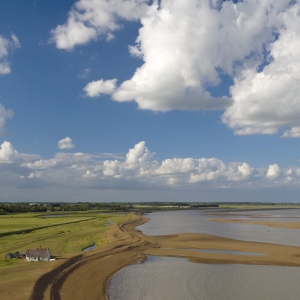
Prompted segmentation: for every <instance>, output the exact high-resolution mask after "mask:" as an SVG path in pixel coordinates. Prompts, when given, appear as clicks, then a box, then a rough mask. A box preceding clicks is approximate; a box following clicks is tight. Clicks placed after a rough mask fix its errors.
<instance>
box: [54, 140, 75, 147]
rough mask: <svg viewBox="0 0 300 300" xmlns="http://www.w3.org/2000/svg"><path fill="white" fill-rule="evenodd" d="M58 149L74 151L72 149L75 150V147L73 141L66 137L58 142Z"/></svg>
mask: <svg viewBox="0 0 300 300" xmlns="http://www.w3.org/2000/svg"><path fill="white" fill-rule="evenodd" d="M57 147H58V148H59V149H72V148H74V145H73V142H72V139H71V138H69V137H66V138H64V139H62V140H60V141H59V142H58V144H57Z"/></svg>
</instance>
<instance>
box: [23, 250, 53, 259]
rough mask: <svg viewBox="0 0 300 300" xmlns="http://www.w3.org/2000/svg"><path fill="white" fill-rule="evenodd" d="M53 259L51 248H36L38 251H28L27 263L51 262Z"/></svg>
mask: <svg viewBox="0 0 300 300" xmlns="http://www.w3.org/2000/svg"><path fill="white" fill-rule="evenodd" d="M50 258H51V253H50V251H49V248H47V249H46V248H36V249H33V250H31V249H28V250H27V251H26V260H27V261H39V260H44V261H49V260H50Z"/></svg>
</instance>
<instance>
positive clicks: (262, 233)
mask: <svg viewBox="0 0 300 300" xmlns="http://www.w3.org/2000/svg"><path fill="white" fill-rule="evenodd" d="M148 217H150V221H149V222H147V223H145V224H143V225H141V226H138V227H137V229H138V230H140V231H142V232H143V233H145V234H147V235H166V234H176V233H203V234H209V235H215V236H221V237H226V238H231V239H236V240H243V241H254V242H263V243H272V244H282V245H289V246H300V230H299V229H285V228H273V227H268V226H265V225H253V224H242V223H223V222H214V221H209V220H208V219H236V220H245V221H247V220H249V221H299V222H300V210H299V209H283V210H265V211H246V212H235V213H232V212H227V213H226V212H222V213H220V212H218V211H216V210H203V211H201V210H200V211H199V210H189V211H168V212H166V211H164V212H155V213H151V214H150V215H148Z"/></svg>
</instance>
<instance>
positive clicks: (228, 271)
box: [107, 256, 300, 300]
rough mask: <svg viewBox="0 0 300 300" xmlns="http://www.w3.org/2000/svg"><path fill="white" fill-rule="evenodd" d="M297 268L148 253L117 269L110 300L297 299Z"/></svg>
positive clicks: (111, 287)
mask: <svg viewBox="0 0 300 300" xmlns="http://www.w3.org/2000/svg"><path fill="white" fill-rule="evenodd" d="M299 276H300V268H298V267H277V266H247V265H209V264H207V265H206V264H196V263H190V262H188V261H187V260H186V259H184V258H173V257H172V258H170V257H153V256H149V258H148V260H147V261H146V262H145V263H143V264H135V265H132V266H128V267H125V268H123V269H121V270H120V271H118V272H117V273H116V274H115V275H114V276H113V278H112V280H111V283H110V285H109V288H108V290H107V293H108V296H109V299H110V300H117V299H118V300H119V299H122V300H137V299H142V300H150V299H151V300H153V299H156V300H160V299H164V300H168V299H170V300H171V299H172V300H182V299H185V300H195V299H197V300H200V299H202V300H220V299H222V300H253V299H255V300H266V299H272V300H282V299H289V300H296V299H297V300H298V299H299V294H300V285H299Z"/></svg>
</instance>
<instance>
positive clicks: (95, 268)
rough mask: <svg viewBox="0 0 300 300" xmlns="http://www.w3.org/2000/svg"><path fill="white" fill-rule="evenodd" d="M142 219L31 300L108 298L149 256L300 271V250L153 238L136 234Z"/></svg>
mask: <svg viewBox="0 0 300 300" xmlns="http://www.w3.org/2000/svg"><path fill="white" fill-rule="evenodd" d="M147 220H148V219H147V218H146V217H144V216H141V215H136V216H135V217H134V219H133V220H131V221H130V222H127V223H123V224H119V225H114V226H113V227H112V229H111V230H110V231H109V233H108V236H109V239H110V243H109V244H107V245H106V246H104V247H102V248H100V249H96V250H93V251H90V252H89V253H85V254H80V255H76V256H74V257H71V258H70V259H67V260H65V261H63V262H61V263H60V265H59V266H57V267H56V268H54V269H53V270H52V271H50V272H48V273H46V274H44V275H42V276H41V277H40V278H39V279H38V280H37V281H36V283H35V286H34V289H33V291H32V293H31V296H30V298H29V299H30V300H41V299H53V300H54V299H55V300H58V299H61V300H71V299H72V300H76V299H78V300H79V299H80V300H82V299H103V300H104V299H106V297H105V291H106V285H107V282H108V281H109V278H110V277H111V276H112V275H113V274H114V273H115V272H116V271H118V270H119V269H120V268H122V267H124V266H126V265H129V264H131V263H133V262H135V261H137V260H141V259H144V258H145V256H146V255H147V254H149V255H160V256H176V257H186V258H188V259H189V260H190V261H192V262H198V263H217V264H220V263H221V264H229V263H230V264H252V265H277V266H300V248H298V247H291V246H283V245H274V244H264V243H255V242H244V241H237V240H231V239H226V238H222V237H216V236H209V235H204V234H178V235H169V236H158V237H150V236H146V235H144V234H143V233H141V232H138V231H136V230H135V227H136V226H138V225H141V224H143V223H145V222H147ZM192 249H220V250H236V251H247V252H258V253H263V254H265V255H263V256H249V255H245V256H244V255H233V254H216V253H209V252H196V251H192Z"/></svg>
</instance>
